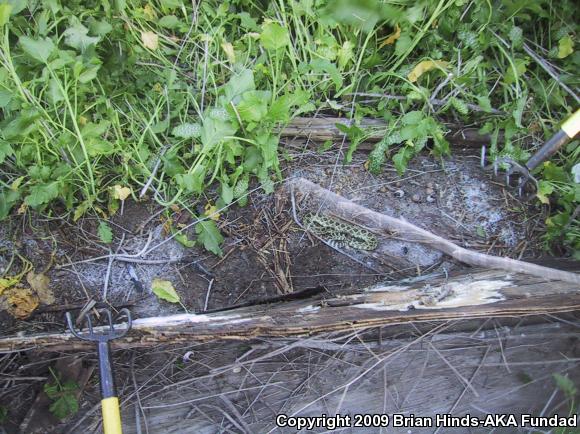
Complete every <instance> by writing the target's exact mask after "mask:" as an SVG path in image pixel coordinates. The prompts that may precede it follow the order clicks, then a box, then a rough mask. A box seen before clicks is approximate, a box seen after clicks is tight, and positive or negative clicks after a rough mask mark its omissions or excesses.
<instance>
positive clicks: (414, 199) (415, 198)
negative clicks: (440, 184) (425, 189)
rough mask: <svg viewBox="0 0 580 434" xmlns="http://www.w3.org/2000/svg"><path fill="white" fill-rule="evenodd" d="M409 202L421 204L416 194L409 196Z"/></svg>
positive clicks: (419, 197)
mask: <svg viewBox="0 0 580 434" xmlns="http://www.w3.org/2000/svg"><path fill="white" fill-rule="evenodd" d="M411 200H412V201H413V202H415V203H419V202H421V196H420V195H419V194H417V193H415V194H414V195H413V196H411Z"/></svg>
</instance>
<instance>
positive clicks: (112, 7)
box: [0, 0, 580, 254]
mask: <svg viewBox="0 0 580 434" xmlns="http://www.w3.org/2000/svg"><path fill="white" fill-rule="evenodd" d="M0 2H4V3H1V4H0V111H1V113H2V115H1V121H0V132H1V138H0V168H1V172H0V173H1V178H0V218H6V217H7V216H8V215H9V213H10V212H18V213H24V212H26V211H27V209H28V208H32V209H35V210H38V211H40V212H46V213H57V214H58V215H61V216H67V217H70V218H72V219H74V220H76V219H79V218H80V217H81V216H83V215H84V214H86V213H93V214H97V215H99V216H100V217H101V218H103V219H106V218H108V217H109V216H110V215H111V214H113V213H114V212H115V211H116V210H117V209H118V208H119V206H120V205H122V201H124V200H125V199H126V198H127V197H129V196H131V197H133V198H134V199H139V198H140V196H142V194H141V192H142V191H146V194H147V195H148V196H149V197H151V198H153V199H154V200H155V201H157V202H158V203H160V204H162V205H165V206H170V205H177V206H179V207H180V208H182V209H186V210H188V211H190V212H191V213H192V214H195V212H194V204H195V203H196V201H201V203H202V204H203V203H205V202H210V200H209V198H207V197H205V194H206V193H207V192H208V186H210V185H216V186H217V187H218V191H219V199H218V200H217V202H216V204H215V205H216V206H217V208H218V209H219V208H222V207H223V206H227V205H229V204H232V203H233V202H236V201H238V202H239V203H240V204H242V205H243V204H244V202H245V200H246V193H247V190H248V186H249V181H250V179H257V180H258V181H259V183H260V185H261V187H262V189H263V190H264V191H265V192H271V191H273V186H274V181H275V180H276V179H279V178H280V176H281V175H280V170H279V158H280V155H281V153H280V152H279V149H278V137H277V135H276V133H275V132H274V131H275V129H274V127H276V126H279V125H282V124H284V123H287V122H288V121H289V120H290V119H291V118H292V117H293V116H296V115H299V114H304V113H311V112H314V111H315V110H326V111H327V112H329V111H334V112H338V114H342V115H346V116H349V117H351V118H352V119H354V120H355V124H354V125H352V126H350V127H344V128H345V129H344V132H345V133H346V134H347V135H348V136H349V137H350V138H351V139H352V143H351V146H350V149H349V152H348V154H347V156H346V159H347V161H348V160H349V159H350V157H351V156H352V152H354V150H355V148H356V146H357V143H358V142H359V141H360V140H361V138H362V137H363V136H364V132H363V131H362V130H361V129H360V128H359V127H358V126H357V124H356V123H357V122H356V121H357V120H359V119H360V118H361V117H363V116H369V117H380V118H383V119H385V120H386V121H388V124H389V127H388V130H387V131H385V136H386V137H385V140H384V141H382V142H381V143H379V144H378V145H377V149H375V151H374V152H373V153H372V154H371V156H370V161H369V170H371V171H372V172H375V173H376V172H379V171H380V170H381V167H382V164H383V162H384V161H385V159H386V158H391V159H392V160H393V161H394V164H395V166H396V168H397V170H398V171H399V172H400V173H403V172H404V171H405V169H406V166H407V163H408V162H409V160H410V159H411V158H413V156H414V155H416V154H417V153H418V152H420V151H421V150H422V149H423V148H424V147H425V146H426V145H427V144H428V143H429V142H430V141H433V143H434V145H433V147H432V151H433V152H434V153H435V154H436V155H439V156H442V157H443V156H445V155H447V154H448V153H449V152H450V150H449V147H448V145H447V143H446V142H445V140H444V138H443V133H444V127H443V126H442V125H441V124H440V121H441V120H442V119H444V118H446V117H447V118H449V117H452V118H457V119H458V120H460V121H463V122H465V123H476V124H479V125H481V126H482V127H483V129H484V131H487V132H490V133H491V134H492V137H495V139H494V140H493V141H492V143H490V144H489V147H488V149H489V150H490V154H491V155H490V156H491V158H495V157H496V156H498V155H501V156H504V155H511V156H512V157H514V158H516V159H518V160H520V161H525V159H526V158H527V157H528V156H529V150H528V149H527V148H526V147H524V146H522V143H523V141H522V139H523V138H525V137H529V136H530V135H531V136H532V137H533V139H534V140H535V141H536V142H540V141H542V140H543V139H544V138H546V137H548V136H549V135H550V134H551V133H552V132H554V131H556V130H557V129H558V125H559V123H560V122H561V121H563V120H564V118H565V117H566V116H567V114H569V113H571V112H572V111H574V110H575V109H576V108H577V102H575V100H574V98H573V97H571V96H570V95H569V94H568V93H566V92H565V91H564V90H563V88H562V86H560V85H559V84H558V83H557V82H556V81H555V80H554V79H552V78H551V77H550V76H549V75H548V74H547V73H546V71H545V69H544V68H542V67H541V66H540V64H539V63H538V62H537V61H536V60H534V59H532V58H531V57H530V55H529V54H527V53H526V51H525V50H526V48H528V47H529V48H531V49H532V50H533V51H535V52H536V53H537V54H538V56H539V57H540V58H541V60H542V62H544V63H546V62H549V63H550V64H551V65H552V67H553V69H555V70H556V71H557V73H558V74H559V76H560V80H561V81H562V83H564V84H567V85H568V87H570V88H572V89H574V88H575V86H576V85H577V84H578V78H577V76H575V72H576V71H577V69H578V66H579V63H580V55H579V54H578V52H577V51H575V50H574V43H575V39H576V35H577V26H576V23H574V22H573V21H572V20H573V18H572V17H571V16H570V13H569V12H570V11H573V10H575V7H574V4H575V3H574V2H572V1H562V2H552V1H538V2H530V1H523V0H497V1H493V2H492V1H491V0H489V1H487V2H475V1H471V2H470V1H464V0H439V1H436V2H432V1H422V2H415V1H407V0H398V1H378V0H334V1H330V0H328V1H324V0H301V1H295V2H284V1H283V0H278V1H273V2H264V1H258V0H256V1H253V0H231V1H230V2H218V1H214V0H207V1H201V2H193V3H192V2H185V1H183V0H150V1H136V0H113V1H110V0H106V1H90V0H89V1H78V0H76V1H75V0H73V1H67V2H61V1H59V0H28V1H25V0H0ZM361 93H365V94H367V95H366V96H362V95H361ZM368 94H371V95H372V96H369V95H368ZM377 95H378V96H379V97H376V96H377ZM381 95H390V96H396V97H397V98H387V97H380V96H381ZM436 100H437V101H436ZM363 101H364V102H363ZM435 102H437V103H435ZM500 130H502V131H504V132H505V134H504V135H505V142H502V143H500V142H499V141H498V140H497V137H498V134H497V133H498V132H499V131H500ZM578 149H579V148H578V146H577V141H576V142H573V143H571V144H570V145H568V147H567V149H565V150H564V151H563V152H562V153H561V154H560V155H559V156H558V157H557V158H555V159H554V160H553V162H552V163H550V164H547V165H545V166H543V167H542V168H541V169H540V172H541V173H540V174H539V177H540V178H541V179H542V183H541V191H540V195H539V196H540V198H541V199H542V200H543V201H544V202H551V204H552V205H553V208H552V216H551V217H550V219H549V220H548V222H547V227H548V231H547V233H546V242H547V243H550V242H552V241H562V242H564V243H565V244H566V245H567V246H568V247H570V248H571V249H572V250H575V251H576V253H577V254H578V251H579V250H580V236H579V235H580V224H579V223H578V219H575V220H571V217H572V215H573V212H574V210H575V208H576V207H577V206H578V202H579V201H580V187H579V185H578V184H576V183H574V182H573V175H572V167H573V166H574V164H575V163H576V162H578V160H579V158H578V157H579V153H580V151H579V150H578ZM158 162H159V163H158ZM143 194H145V193H143ZM548 196H550V198H548ZM196 217H201V216H196ZM203 217H206V216H205V215H203ZM107 229H108V226H106V224H105V223H104V222H103V223H102V224H101V225H100V228H99V236H100V238H101V239H102V241H103V242H108V241H109V239H110V230H107ZM196 232H197V234H198V238H199V242H201V243H202V244H204V245H205V246H206V248H209V249H210V250H211V251H213V252H214V253H220V252H221V251H220V249H219V242H220V241H221V235H220V234H219V232H218V230H217V227H216V225H215V222H214V220H212V219H206V220H204V221H203V224H198V225H197V227H196Z"/></svg>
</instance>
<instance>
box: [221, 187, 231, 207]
mask: <svg viewBox="0 0 580 434" xmlns="http://www.w3.org/2000/svg"><path fill="white" fill-rule="evenodd" d="M221 190H222V194H221V198H222V200H223V201H224V203H225V204H226V205H229V204H230V203H231V202H232V200H234V189H233V188H232V187H230V186H229V185H228V184H227V183H226V182H222V183H221Z"/></svg>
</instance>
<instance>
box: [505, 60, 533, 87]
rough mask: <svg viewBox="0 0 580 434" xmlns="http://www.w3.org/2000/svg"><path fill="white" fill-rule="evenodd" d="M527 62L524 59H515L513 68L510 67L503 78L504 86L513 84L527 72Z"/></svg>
mask: <svg viewBox="0 0 580 434" xmlns="http://www.w3.org/2000/svg"><path fill="white" fill-rule="evenodd" d="M528 63H529V61H528V60H525V59H516V60H515V61H514V67H515V70H514V68H512V66H511V65H510V66H509V67H508V69H507V71H506V73H505V76H504V78H503V80H504V82H505V83H506V84H512V83H514V82H515V81H516V80H517V79H519V77H521V76H522V75H523V74H524V73H525V72H526V71H527V70H528V68H527V67H528Z"/></svg>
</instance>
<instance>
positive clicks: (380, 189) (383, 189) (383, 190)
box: [379, 185, 389, 193]
mask: <svg viewBox="0 0 580 434" xmlns="http://www.w3.org/2000/svg"><path fill="white" fill-rule="evenodd" d="M379 191H380V192H381V193H386V192H387V191H389V190H388V189H387V187H385V186H384V185H383V186H382V187H381V188H379Z"/></svg>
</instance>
